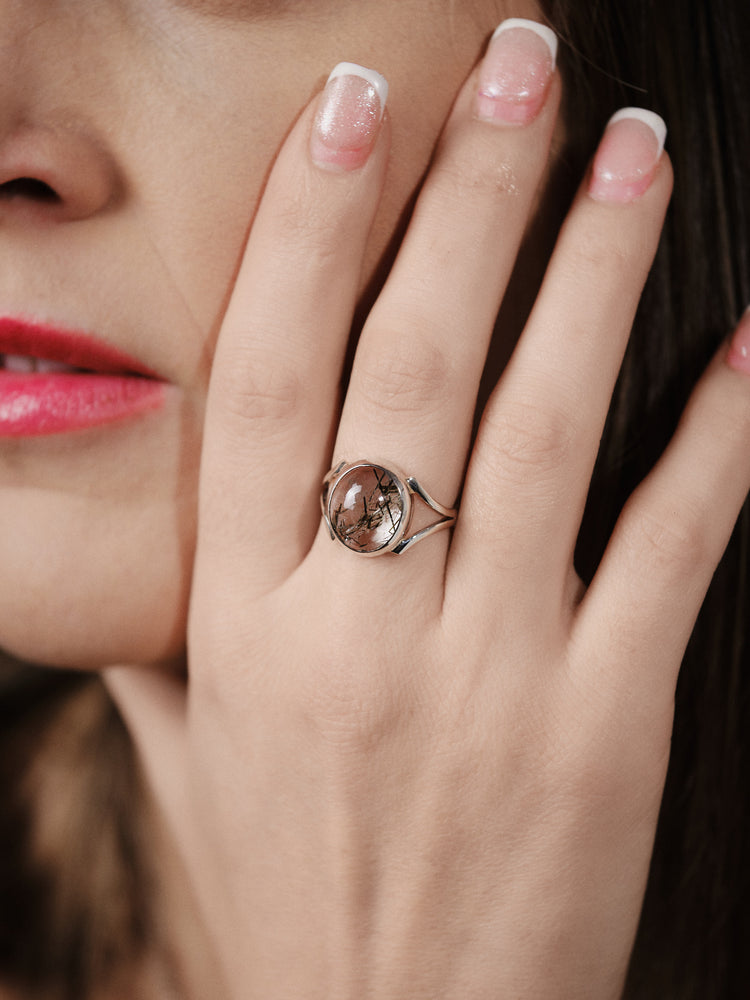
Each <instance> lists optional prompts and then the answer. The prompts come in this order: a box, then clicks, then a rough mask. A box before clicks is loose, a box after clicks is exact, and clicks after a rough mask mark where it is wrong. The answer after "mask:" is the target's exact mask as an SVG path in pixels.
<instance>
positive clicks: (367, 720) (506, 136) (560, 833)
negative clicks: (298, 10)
mask: <svg viewBox="0 0 750 1000" xmlns="http://www.w3.org/2000/svg"><path fill="white" fill-rule="evenodd" d="M487 72H488V68H487V63H485V66H484V68H482V69H480V70H479V71H477V72H476V73H474V74H473V75H472V77H471V78H470V79H469V81H468V82H467V84H466V86H465V87H464V88H463V90H462V92H461V93H460V95H459V97H458V99H457V102H456V105H455V108H454V110H453V112H452V114H451V117H450V119H449V121H448V123H447V125H446V129H445V132H444V134H443V137H442V139H441V141H440V143H439V146H438V149H437V152H436V155H435V160H434V164H433V166H432V169H431V170H430V173H429V176H428V178H427V180H426V183H425V185H424V188H423V191H422V193H421V195H420V198H419V202H418V204H417V207H416V211H415V213H414V217H413V220H412V222H411V225H410V226H409V230H408V233H407V235H406V238H405V240H404V242H403V245H402V247H401V249H400V252H399V255H398V258H397V260H396V263H395V265H394V267H393V269H392V272H391V275H390V277H389V279H388V281H387V283H386V285H385V287H384V289H383V291H382V294H381V295H380V297H379V298H378V300H377V303H376V304H375V306H374V308H373V310H372V312H371V314H370V316H369V318H368V320H367V322H366V324H365V327H364V330H363V332H362V336H361V339H360V343H359V347H358V351H357V355H356V358H355V361H354V366H353V371H352V377H351V383H350V386H349V390H348V393H347V396H346V401H345V404H344V407H343V412H342V413H341V414H339V411H338V408H337V402H336V400H337V387H338V383H339V378H340V370H341V366H342V359H343V355H344V351H345V347H346V343H347V337H348V334H349V330H350V325H351V322H352V315H353V310H354V306H355V302H356V298H357V293H358V283H359V276H360V264H361V260H362V256H363V251H364V247H365V244H366V241H367V236H368V227H369V224H370V221H371V219H372V217H373V214H374V212H375V209H376V206H377V202H378V197H379V191H380V187H381V185H382V183H383V178H384V173H385V166H386V160H387V155H388V121H387V117H386V119H385V120H384V122H383V123H382V125H381V127H380V129H379V131H378V132H377V136H376V137H375V136H374V135H373V136H372V148H371V149H370V148H369V147H363V148H364V151H362V149H360V152H359V153H355V154H353V156H350V157H349V159H348V160H347V161H346V162H343V160H342V158H341V156H340V155H339V154H340V153H341V149H340V148H339V147H337V146H336V145H335V143H333V145H330V143H329V145H328V146H321V145H320V136H319V134H318V132H317V131H316V127H315V126H314V124H313V120H314V116H315V110H316V106H315V102H314V105H313V107H311V108H310V109H308V111H307V112H306V113H305V114H304V115H303V116H302V118H301V120H300V121H299V122H298V124H297V125H296V126H295V128H294V129H293V131H292V133H291V135H290V137H289V139H288V140H287V142H286V144H285V146H284V148H283V150H282V151H281V154H280V156H279V158H278V162H277V163H276V166H275V168H274V170H273V173H272V175H271V178H270V180H269V184H268V187H267V190H266V192H265V195H264V198H263V202H262V205H261V208H260V211H259V214H258V216H257V219H256V221H255V224H254V226H253V230H252V233H251V237H250V240H249V242H248V246H247V250H246V254H245V258H244V262H243V265H242V269H241V271H240V274H239V277H238V280H237V283H236V287H235V290H234V294H233V297H232V301H231V304H230V306H229V309H228V312H227V315H226V319H225V322H224V326H223V330H222V333H221V336H220V341H219V345H218V349H217V353H216V358H215V363H214V370H213V376H212V385H211V390H210V396H209V406H208V413H207V418H206V428H205V445H204V456H203V466H202V489H201V499H200V513H199V524H200V527H199V537H198V549H197V559H196V569H195V579H194V586H193V592H192V602H191V611H190V628H189V643H188V655H189V678H190V679H189V686H188V692H187V702H186V703H185V700H184V696H183V693H182V691H180V690H178V689H177V688H176V687H174V686H170V685H169V682H168V681H166V680H163V679H160V678H157V677H154V676H146V675H143V674H142V673H141V672H140V671H138V670H137V669H130V668H128V669H125V668H117V669H113V670H111V671H110V672H109V682H110V684H111V687H112V689H113V691H114V692H115V694H116V696H117V697H118V699H119V701H120V704H121V705H122V707H123V710H124V712H125V714H126V716H127V718H128V721H129V724H130V726H131V729H132V730H133V733H134V735H135V738H136V740H137V742H138V745H139V747H140V750H141V752H142V755H143V758H144V762H145V765H146V768H147V772H148V774H149V777H150V779H151V783H152V786H153V789H154V794H155V796H156V799H157V802H158V804H159V806H160V807H161V809H162V810H163V812H164V815H165V817H166V819H167V823H168V826H169V830H170V833H171V836H172V837H173V838H174V841H175V843H176V844H177V845H178V847H179V849H180V852H181V856H182V859H183V863H184V866H185V870H186V871H187V873H188V877H189V879H190V882H191V885H192V887H193V889H194V891H195V894H196V898H197V899H198V900H199V904H200V909H201V912H202V913H203V915H204V917H205V922H206V926H207V927H208V928H209V932H208V933H209V935H210V937H211V940H212V947H213V948H214V953H215V956H216V962H217V967H218V969H219V970H220V972H221V974H222V975H223V976H224V978H225V981H226V992H227V996H228V997H231V998H232V1000H240V998H242V1000H250V998H263V1000H275V998H287V997H295V998H321V1000H322V998H325V1000H334V998H354V997H357V998H362V997H372V998H377V1000H403V998H404V997H409V998H410V1000H417V998H424V1000H427V998H430V1000H437V998H462V1000H465V998H482V1000H484V998H487V1000H490V998H493V1000H494V998H500V997H514V998H516V997H519V998H520V997H524V998H527V997H528V998H537V997H544V998H545V1000H548V998H555V997H559V998H561V1000H562V998H564V1000H570V998H571V997H576V998H583V997H592V998H597V1000H601V998H606V997H616V996H618V995H619V993H620V991H621V988H622V982H623V977H624V974H625V969H626V966H627V961H628V956H629V953H630V949H631V946H632V941H633V937H634V934H635V929H636V925H637V921H638V916H639V911H640V906H641V901H642V897H643V892H644V887H645V881H646V876H647V872H648V866H649V859H650V853H651V847H652V842H653V836H654V831H655V826H656V820H657V815H658V810H659V802H660V797H661V793H662V787H663V781H664V776H665V769H666V765H667V759H668V754H669V743H670V732H671V724H672V708H673V696H674V689H675V682H676V677H677V672H678V669H679V665H680V660H681V657H682V654H683V651H684V648H685V645H686V643H687V640H688V637H689V635H690V632H691V629H692V626H693V622H694V619H695V616H696V614H697V611H698V608H699V606H700V604H701V601H702V599H703V595H704V593H705V590H706V588H707V586H708V583H709V581H710V578H711V575H712V573H713V570H714V568H715V566H716V564H717V562H718V559H719V558H720V555H721V552H722V550H723V548H724V546H725V544H726V542H727V539H728V537H729V534H730V531H731V528H732V525H733V523H734V520H735V517H736V515H737V512H738V510H739V507H740V505H741V502H742V500H743V498H744V496H745V493H746V491H747V490H748V488H749V487H750V463H748V461H747V457H746V450H747V449H746V440H747V435H748V432H750V381H748V379H747V378H746V377H745V376H744V375H743V374H740V373H739V372H737V371H735V370H732V368H731V367H730V366H729V365H728V364H727V363H726V359H725V357H724V356H723V355H725V354H726V352H725V351H724V352H722V356H719V357H717V358H716V359H715V361H714V362H713V364H712V365H711V366H710V368H709V370H708V371H707V373H706V375H705V376H704V378H703V379H702V381H701V383H700V384H699V385H698V387H697V388H696V390H695V393H694V395H693V397H692V399H691V401H690V404H689V406H688V409H687V411H686V413H685V415H684V418H683V421H682V423H681V425H680V427H679V429H678V431H677V433H676V435H675V437H674V440H673V441H672V443H671V445H670V447H669V449H668V451H667V453H666V454H665V455H664V457H663V458H662V460H661V461H660V462H659V464H658V465H657V467H656V468H655V470H654V471H653V473H652V474H651V475H650V476H649V477H648V479H647V480H646V481H645V482H644V483H643V484H642V485H641V486H640V487H639V489H638V490H637V491H636V493H635V494H634V495H633V496H632V497H631V499H630V501H629V502H628V504H627V505H626V508H625V510H624V511H623V513H622V516H621V517H620V520H619V522H618V524H617V527H616V529H615V532H614V535H613V537H612V539H611V541H610V544H609V546H608V548H607V551H606V553H605V555H604V558H603V560H602V563H601V565H600V567H599V570H598V572H597V574H596V576H595V578H594V580H593V582H592V584H591V586H590V587H589V589H588V591H587V592H585V593H584V591H583V587H582V585H581V583H580V581H579V579H578V578H577V576H576V573H575V571H574V568H573V550H574V545H575V541H576V537H577V533H578V530H579V525H580V520H581V516H582V511H583V506H584V502H585V499H586V493H587V488H588V482H589V478H590V475H591V470H592V468H593V464H594V460H595V457H596V453H597V446H598V442H599V438H600V435H601V431H602V427H603V424H604V420H605V416H606V413H607V408H608V405H609V400H610V397H611V393H612V389H613V385H614V382H615V379H616V376H617V372H618V368H619V365H620V363H621V358H622V354H623V351H624V349H625V345H626V341H627V337H628V332H629V328H630V325H631V323H632V319H633V315H634V312H635V309H636V305H637V302H638V299H639V295H640V292H641V289H642V286H643V283H644V281H645V278H646V274H647V272H648V269H649V266H650V262H651V259H652V256H653V253H654V251H655V248H656V244H657V241H658V237H659V231H660V227H661V222H662V218H663V214H664V211H665V208H666V205H667V201H668V198H669V193H670V185H671V176H670V167H669V162H668V159H667V157H666V155H664V154H663V155H661V156H660V157H659V156H658V149H657V141H656V137H655V136H654V135H653V134H650V133H649V132H648V128H647V126H646V125H644V124H643V122H640V121H637V120H634V119H632V118H631V119H627V120H626V121H625V122H624V123H622V122H621V123H620V128H619V129H618V130H617V131H616V132H615V129H614V128H613V129H610V130H609V131H608V132H607V134H606V136H605V139H604V141H603V143H602V146H601V147H600V150H599V153H598V154H597V159H596V160H595V165H594V168H593V172H592V174H591V176H590V177H589V178H587V180H586V181H585V182H584V184H583V185H582V187H581V190H580V192H579V194H578V196H577V198H576V200H575V203H574V204H573V206H572V208H571V211H570V213H569V216H568V218H567V221H566V223H565V225H564V227H563V230H562V232H561V234H560V237H559V240H558V244H557V247H556V249H555V251H554V254H553V257H552V260H551V262H550V265H549V268H548V271H547V275H546V277H545V280H544V283H543V286H542V288H541V290H540V292H539V296H538V298H537V301H536V304H535V306H534V309H533V311H532V314H531V316H530V319H529V321H528V324H527V326H526V329H525V331H524V333H523V335H522V338H521V340H520V342H519V344H518V345H517V347H516V349H515V351H514V353H513V356H512V359H511V361H510V363H509V365H508V367H507V369H506V371H505V372H504V373H503V375H502V378H501V379H500V382H499V384H498V386H497V388H496V390H495V392H494V393H493V395H492V397H491V399H490V401H489V403H488V405H487V408H486V410H485V413H484V415H483V418H482V422H481V426H480V430H479V433H478V436H477V439H476V441H475V443H474V445H473V448H472V449H471V454H470V455H469V454H468V451H469V445H470V433H471V426H472V420H473V416H474V407H475V399H476V392H477V385H478V381H479V377H480V373H481V371H482V367H483V364H484V360H485V356H486V352H487V347H488V343H489V338H490V335H491V332H492V329H493V324H494V320H495V316H496V313H497V310H498V307H499V304H500V301H501V299H502V296H503V292H504V289H505V287H506V285H507V283H508V279H509V275H510V272H511V269H512V268H513V265H514V262H515V258H516V254H517V251H518V247H519V244H520V241H521V239H522V236H523V233H524V230H525V227H526V225H527V222H528V219H529V215H530V213H531V211H532V209H533V206H534V202H535V194H536V191H537V188H538V185H539V183H540V179H541V178H542V175H543V171H544V168H545V162H546V158H547V155H548V150H549V146H550V141H551V136H552V131H553V127H554V125H555V117H556V108H557V104H558V99H559V90H560V86H559V81H558V79H557V77H556V76H555V75H554V74H553V75H552V76H551V78H550V80H549V82H548V83H546V84H545V89H544V93H543V94H542V96H541V98H540V101H541V102H542V103H541V106H540V107H538V108H533V109H531V112H530V114H529V118H530V120H528V121H520V122H518V121H517V122H516V123H514V124H512V125H508V124H506V123H503V122H502V121H498V120H480V118H478V117H477V110H478V106H477V102H476V92H477V81H478V77H480V76H481V74H485V75H486V73H487ZM481 79H484V77H483V76H481ZM371 96H372V95H371ZM319 100H320V99H319ZM493 108H495V109H496V110H497V109H499V111H500V112H501V113H502V112H503V109H502V108H500V107H499V105H497V106H496V105H493V104H492V102H491V101H490V102H489V103H488V102H487V100H485V101H484V103H483V104H482V103H481V102H480V105H479V112H480V114H481V115H483V116H484V118H487V117H492V115H493V114H494V113H495V112H494V111H493ZM505 110H506V111H507V109H505ZM644 130H645V131H644ZM311 134H312V136H313V141H312V144H311V142H310V136H311ZM316 136H317V138H316ZM334 138H335V137H334ZM328 140H331V137H330V135H329V136H328ZM311 150H312V155H311ZM634 150H635V151H636V153H637V154H638V155H640V156H641V161H639V163H638V164H636V166H637V167H639V168H641V167H643V164H644V162H645V160H648V157H649V156H650V157H651V162H650V164H646V167H647V169H641V170H640V173H638V172H637V171H636V172H635V173H634V172H633V167H634V162H633V160H632V157H633V155H635V154H634V153H633V151H634ZM649 150H650V153H649ZM350 152H351V150H350ZM313 156H314V157H315V159H316V160H317V162H315V160H314V159H313ZM358 157H359V158H358ZM628 157H630V158H631V162H630V163H629V164H628V163H627V162H626V160H628ZM644 157H645V160H644ZM629 170H630V173H628V171H629ZM618 171H619V173H618ZM630 181H633V184H630ZM629 185H630V186H629ZM745 332H746V333H748V332H749V331H745ZM740 335H743V334H742V332H741V334H740ZM332 428H333V429H334V430H332ZM332 439H335V444H333V447H331V442H332ZM467 455H468V464H467ZM360 458H366V459H368V460H373V461H382V462H383V464H384V465H386V466H388V465H389V463H395V465H396V466H397V467H398V468H399V469H402V470H404V471H405V472H406V473H407V474H411V475H414V476H416V477H417V478H418V479H419V481H420V482H421V483H422V484H423V485H424V486H425V487H426V488H427V489H428V490H429V491H430V493H432V494H433V495H434V496H435V497H436V498H437V499H439V500H441V501H443V502H444V503H446V504H449V505H450V504H451V503H452V502H453V500H454V499H455V497H456V496H457V495H458V493H459V491H462V496H461V508H460V513H459V518H458V521H457V524H456V527H455V529H454V530H453V531H444V532H442V533H439V534H436V535H435V536H434V537H431V538H429V539H426V540H425V541H423V542H420V543H419V544H417V545H415V546H414V547H413V549H411V550H410V551H409V552H407V553H405V554H404V555H402V556H398V557H397V556H393V555H386V556H383V557H382V558H377V559H364V558H360V557H359V556H357V555H354V554H352V553H351V552H348V551H346V550H345V549H344V548H343V547H342V546H340V545H338V544H337V543H335V542H332V541H331V539H330V538H329V536H328V533H327V531H326V530H325V527H323V526H321V525H320V516H319V506H318V494H319V488H320V482H321V479H322V477H323V474H324V473H325V471H326V469H327V468H328V467H329V466H330V465H331V463H332V460H333V461H338V460H341V459H348V460H355V459H360ZM462 483H463V488H462ZM214 995H215V993H214Z"/></svg>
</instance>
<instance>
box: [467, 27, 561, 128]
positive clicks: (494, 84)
mask: <svg viewBox="0 0 750 1000" xmlns="http://www.w3.org/2000/svg"><path fill="white" fill-rule="evenodd" d="M556 57H557V37H556V36H555V33H554V31H552V30H551V29H550V28H548V27H546V25H544V24H539V22H538V21H528V20H526V19H525V18H522V17H511V18H508V20H506V21H503V23H502V24H501V25H500V27H499V28H497V30H496V31H495V33H494V35H493V36H492V38H491V39H490V44H489V48H488V49H487V54H486V55H485V57H484V60H483V62H482V65H481V67H480V70H479V85H478V88H477V97H476V115H477V118H481V119H482V120H483V121H492V122H498V123H501V124H505V125H526V124H528V123H529V122H531V121H533V120H534V118H536V116H537V115H538V114H539V111H540V110H541V108H542V105H543V104H544V99H545V97H546V96H547V91H548V89H549V83H550V80H551V79H552V73H553V72H554V69H555V59H556Z"/></svg>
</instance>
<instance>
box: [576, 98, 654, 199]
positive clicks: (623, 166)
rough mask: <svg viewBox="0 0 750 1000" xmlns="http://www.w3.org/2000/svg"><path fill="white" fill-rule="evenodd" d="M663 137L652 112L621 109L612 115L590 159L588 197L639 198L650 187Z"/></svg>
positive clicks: (642, 109)
mask: <svg viewBox="0 0 750 1000" xmlns="http://www.w3.org/2000/svg"><path fill="white" fill-rule="evenodd" d="M666 136H667V126H666V125H665V124H664V121H663V120H662V119H661V118H660V117H659V115H657V114H654V112H653V111H646V110H645V109H644V108H623V109H622V110H621V111H618V112H617V113H616V114H614V115H613V116H612V117H611V118H610V120H609V122H608V123H607V127H606V129H605V130H604V135H603V136H602V140H601V142H600V143H599V149H598V150H597V153H596V157H595V158H594V166H593V168H592V171H591V181H590V183H589V194H590V195H591V197H592V198H595V199H596V200H597V201H612V202H620V203H624V202H628V201H633V200H634V199H635V198H639V197H640V196H641V195H642V194H643V193H644V192H645V191H647V190H648V188H649V185H650V184H651V181H652V179H653V176H654V172H655V170H656V165H657V164H658V162H659V158H660V156H661V154H662V150H663V149H664V140H665V139H666Z"/></svg>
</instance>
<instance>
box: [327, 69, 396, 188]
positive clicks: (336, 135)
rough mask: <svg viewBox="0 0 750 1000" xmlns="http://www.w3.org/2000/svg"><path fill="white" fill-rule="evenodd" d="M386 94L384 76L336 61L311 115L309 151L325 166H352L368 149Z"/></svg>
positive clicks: (382, 110) (363, 161) (360, 161)
mask: <svg viewBox="0 0 750 1000" xmlns="http://www.w3.org/2000/svg"><path fill="white" fill-rule="evenodd" d="M387 97H388V84H387V82H386V80H385V79H384V78H383V77H382V76H381V75H380V74H379V73H376V72H375V71H374V70H371V69H365V67H364V66H358V65H356V63H339V64H338V66H336V67H335V69H334V70H333V72H332V73H331V75H330V76H329V77H328V82H327V83H326V86H325V90H324V91H323V93H322V95H321V97H320V103H319V105H318V110H317V113H316V115H315V121H314V124H313V130H312V135H311V137H310V155H311V156H312V159H313V161H314V162H315V163H317V164H318V165H319V166H322V167H325V168H327V169H329V170H356V169H357V167H361V166H362V165H363V164H364V163H365V162H366V161H367V158H368V157H369V155H370V153H371V152H372V148H373V146H374V145H375V140H376V139H377V136H378V131H379V130H380V123H381V121H382V120H383V112H384V110H385V102H386V99H387Z"/></svg>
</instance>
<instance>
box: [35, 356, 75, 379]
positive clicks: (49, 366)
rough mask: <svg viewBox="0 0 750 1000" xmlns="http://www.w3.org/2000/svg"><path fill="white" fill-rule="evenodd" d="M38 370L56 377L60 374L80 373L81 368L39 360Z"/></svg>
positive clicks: (60, 362)
mask: <svg viewBox="0 0 750 1000" xmlns="http://www.w3.org/2000/svg"><path fill="white" fill-rule="evenodd" d="M36 370H37V371H38V372H42V373H44V374H47V375H54V374H56V373H58V372H77V371H80V368H74V367H73V366H72V365H65V364H63V363H62V361H45V360H44V358H39V359H38V360H37V362H36Z"/></svg>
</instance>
